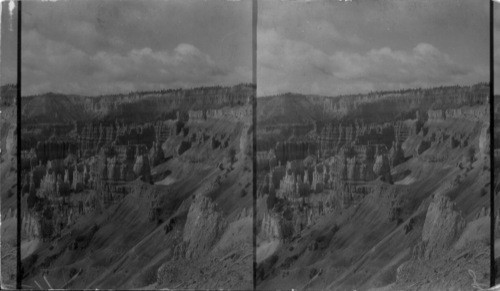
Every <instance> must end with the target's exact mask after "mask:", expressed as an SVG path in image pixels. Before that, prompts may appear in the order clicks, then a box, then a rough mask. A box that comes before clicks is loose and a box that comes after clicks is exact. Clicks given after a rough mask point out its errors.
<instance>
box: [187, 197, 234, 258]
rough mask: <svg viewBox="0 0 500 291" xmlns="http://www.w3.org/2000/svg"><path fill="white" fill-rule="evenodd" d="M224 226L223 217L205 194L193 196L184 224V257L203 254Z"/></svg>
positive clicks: (194, 256)
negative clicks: (185, 245)
mask: <svg viewBox="0 0 500 291" xmlns="http://www.w3.org/2000/svg"><path fill="white" fill-rule="evenodd" d="M224 226H225V222H224V218H223V216H222V213H221V212H219V211H218V210H217V207H216V204H215V203H214V202H212V201H211V200H210V198H208V197H206V196H201V195H197V196H195V198H194V200H193V202H192V203H191V206H190V207H189V212H188V215H187V219H186V224H185V225H184V233H183V241H184V242H185V243H186V244H187V247H186V258H187V259H191V258H196V257H199V256H202V255H205V254H206V253H207V252H208V251H209V250H210V249H211V247H212V246H213V244H214V243H215V242H216V241H217V238H218V237H219V236H220V235H221V234H222V232H223V229H224Z"/></svg>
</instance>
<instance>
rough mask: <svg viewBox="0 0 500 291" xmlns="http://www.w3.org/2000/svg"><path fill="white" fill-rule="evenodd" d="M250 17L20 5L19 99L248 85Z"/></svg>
mask: <svg viewBox="0 0 500 291" xmlns="http://www.w3.org/2000/svg"><path fill="white" fill-rule="evenodd" d="M251 11H252V8H251V2H250V1H241V2H232V1H223V0H210V1H202V0H168V1H167V0H142V1H140V0H122V1H114V0H99V1H93V0H79V1H58V2H43V3H41V2H40V1H33V2H26V1H25V2H24V5H23V26H22V69H23V70H22V78H23V79H22V80H23V83H22V84H23V88H22V91H23V95H29V94H36V93H45V92H49V91H51V92H61V93H67V94H83V95H96V94H105V93H120V92H129V91H135V90H156V89H162V88H178V87H193V86H204V85H216V84H221V85H233V84H237V83H241V82H245V83H249V82H251V80H252V79H251V76H252V14H251ZM2 29H3V27H2Z"/></svg>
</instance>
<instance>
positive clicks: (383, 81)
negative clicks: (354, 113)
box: [257, 0, 498, 96]
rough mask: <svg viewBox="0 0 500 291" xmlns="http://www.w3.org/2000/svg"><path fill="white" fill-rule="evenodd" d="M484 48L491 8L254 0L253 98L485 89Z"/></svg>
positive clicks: (465, 3) (462, 2)
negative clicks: (479, 86) (476, 86)
mask: <svg viewBox="0 0 500 291" xmlns="http://www.w3.org/2000/svg"><path fill="white" fill-rule="evenodd" d="M497 19H498V18H497ZM497 23H498V22H497ZM489 41H490V40H489V1H477V0H440V1H434V0H352V1H319V0H318V1H276V0H259V3H258V24H257V47H258V48H257V95H258V96H267V95H273V94H277V93H284V92H296V93H304V94H320V95H328V96H335V95H339V94H355V93H365V92H370V91H374V90H377V91H378V90H394V89H403V88H415V87H432V86H441V85H454V84H459V85H468V84H474V83H477V82H488V81H489V61H490V58H489Z"/></svg>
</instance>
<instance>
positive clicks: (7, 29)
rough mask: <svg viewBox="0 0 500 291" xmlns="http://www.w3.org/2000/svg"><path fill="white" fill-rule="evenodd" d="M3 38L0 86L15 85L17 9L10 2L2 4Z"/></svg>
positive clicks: (1, 41) (0, 47) (1, 37)
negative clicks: (10, 5)
mask: <svg viewBox="0 0 500 291" xmlns="http://www.w3.org/2000/svg"><path fill="white" fill-rule="evenodd" d="M1 8H2V10H1V16H2V19H1V26H0V27H1V36H0V84H2V85H5V84H15V83H16V82H17V79H16V74H17V69H16V68H17V66H16V60H17V9H15V6H13V7H12V8H13V9H14V10H12V17H11V15H10V13H11V12H10V10H9V2H2V3H1Z"/></svg>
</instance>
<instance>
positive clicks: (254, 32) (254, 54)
mask: <svg viewBox="0 0 500 291" xmlns="http://www.w3.org/2000/svg"><path fill="white" fill-rule="evenodd" d="M257 16H258V12H257V0H252V79H253V85H254V86H255V87H254V90H255V91H254V95H253V102H252V109H253V110H252V113H253V114H252V128H253V132H252V134H253V137H252V143H253V154H252V155H253V173H252V180H253V220H252V225H253V227H252V246H253V247H252V251H253V264H252V265H253V267H252V272H253V273H252V279H253V280H252V285H253V286H252V287H253V288H252V289H253V290H256V288H257Z"/></svg>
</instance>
